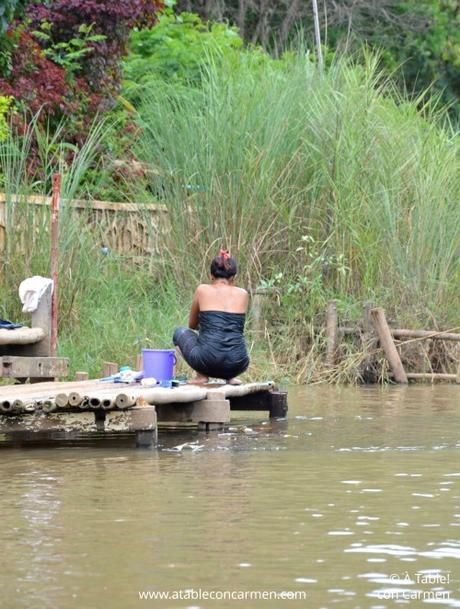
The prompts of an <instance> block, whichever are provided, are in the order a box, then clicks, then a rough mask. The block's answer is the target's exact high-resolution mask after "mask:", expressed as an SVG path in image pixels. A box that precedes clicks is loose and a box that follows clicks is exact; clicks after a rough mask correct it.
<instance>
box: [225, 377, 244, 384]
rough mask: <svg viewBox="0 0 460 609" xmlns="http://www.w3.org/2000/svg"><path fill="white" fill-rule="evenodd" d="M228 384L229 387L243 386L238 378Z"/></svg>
mask: <svg viewBox="0 0 460 609" xmlns="http://www.w3.org/2000/svg"><path fill="white" fill-rule="evenodd" d="M227 382H228V384H229V385H241V381H240V379H237V378H236V377H235V378H233V379H230V380H229V381H227Z"/></svg>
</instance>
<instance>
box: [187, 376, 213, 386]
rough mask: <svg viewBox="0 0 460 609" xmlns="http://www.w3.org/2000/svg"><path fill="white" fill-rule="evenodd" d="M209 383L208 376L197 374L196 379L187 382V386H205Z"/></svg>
mask: <svg viewBox="0 0 460 609" xmlns="http://www.w3.org/2000/svg"><path fill="white" fill-rule="evenodd" d="M208 381H209V378H208V377H207V376H204V374H197V375H196V377H195V378H194V379H190V380H189V381H187V385H204V384H205V383H207V382H208Z"/></svg>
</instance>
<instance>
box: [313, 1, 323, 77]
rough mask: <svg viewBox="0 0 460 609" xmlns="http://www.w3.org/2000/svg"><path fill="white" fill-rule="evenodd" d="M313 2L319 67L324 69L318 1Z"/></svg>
mask: <svg viewBox="0 0 460 609" xmlns="http://www.w3.org/2000/svg"><path fill="white" fill-rule="evenodd" d="M312 4H313V23H314V25H315V42H316V54H317V58H318V67H319V69H320V70H322V69H323V65H324V64H323V51H322V50H321V32H320V29H319V16H318V3H317V0H312Z"/></svg>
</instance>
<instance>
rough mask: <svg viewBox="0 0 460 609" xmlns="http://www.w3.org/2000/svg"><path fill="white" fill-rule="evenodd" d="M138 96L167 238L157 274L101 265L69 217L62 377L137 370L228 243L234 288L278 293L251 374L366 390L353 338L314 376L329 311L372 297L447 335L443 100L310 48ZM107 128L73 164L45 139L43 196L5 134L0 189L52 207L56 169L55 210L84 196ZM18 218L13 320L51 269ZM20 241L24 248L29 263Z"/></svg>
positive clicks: (401, 318)
mask: <svg viewBox="0 0 460 609" xmlns="http://www.w3.org/2000/svg"><path fill="white" fill-rule="evenodd" d="M136 96H137V99H139V100H140V101H139V105H138V108H137V120H138V122H139V125H140V126H141V127H142V129H141V131H140V132H139V136H138V138H137V140H136V142H133V146H134V148H135V151H136V154H137V156H138V157H139V159H140V160H142V161H145V162H147V163H150V164H152V165H154V167H155V172H153V173H151V174H149V177H148V179H149V181H150V183H149V185H148V188H149V192H150V193H152V192H153V193H155V197H156V198H157V199H158V200H161V202H163V203H165V204H166V205H167V206H168V210H169V214H168V217H169V222H170V231H168V232H166V231H165V232H164V234H163V235H162V242H163V258H162V260H161V261H151V260H150V261H148V260H147V261H145V262H144V263H136V264H134V263H133V262H131V261H130V260H129V259H126V258H123V257H121V256H117V255H116V254H113V255H110V256H108V257H104V256H103V255H101V252H100V251H99V250H100V242H99V241H98V239H97V238H95V236H94V234H91V233H90V232H89V231H87V230H86V229H85V226H84V222H83V224H82V223H80V224H78V223H76V222H75V221H74V220H73V219H72V218H71V216H70V215H69V216H66V218H68V221H67V220H66V221H65V227H64V230H63V233H62V235H61V252H62V256H63V258H62V269H61V272H62V276H63V279H62V284H61V295H62V298H61V305H60V307H61V327H60V340H59V352H60V353H61V354H66V355H68V356H70V357H71V359H72V370H75V369H77V370H78V369H81V370H89V371H90V372H91V373H92V375H94V374H95V373H96V374H97V373H98V372H99V371H100V369H101V363H102V361H106V360H112V361H117V362H119V363H120V364H122V363H131V364H132V365H133V364H134V357H135V355H136V354H137V353H138V352H139V351H140V349H141V348H142V347H148V346H156V347H160V348H161V347H169V346H170V345H171V335H172V331H173V329H174V326H175V325H177V324H178V323H184V322H186V319H187V308H188V306H189V302H190V297H191V293H192V290H193V289H194V287H195V285H196V283H197V282H198V281H202V280H204V279H206V278H207V275H208V263H209V260H210V258H211V257H212V256H213V255H214V254H215V252H216V251H217V250H218V249H219V247H220V246H222V245H224V246H226V247H228V248H229V249H231V250H232V252H233V253H234V254H235V255H236V257H237V258H238V259H239V262H240V267H241V273H240V277H239V281H240V284H241V285H243V286H245V287H247V288H249V289H250V290H251V291H252V292H253V291H254V290H255V288H256V287H257V286H261V285H262V286H265V287H269V288H271V290H272V292H273V294H274V297H273V299H272V301H271V304H270V307H269V311H268V323H267V324H266V326H265V329H264V331H263V332H262V334H260V333H255V332H254V333H253V332H252V331H251V329H250V328H249V331H248V342H249V344H250V346H251V351H252V356H253V366H252V368H251V370H250V373H249V375H250V376H252V377H256V376H258V375H264V376H270V377H274V378H277V379H280V378H283V377H285V376H289V377H291V378H294V379H297V380H298V381H310V382H311V381H316V380H319V381H321V380H331V381H334V382H340V381H344V380H347V381H349V380H353V379H354V380H356V379H359V378H360V375H361V369H360V364H361V363H362V361H364V360H365V357H366V354H365V353H364V352H363V350H362V346H361V344H359V343H357V342H356V341H354V340H353V339H352V338H350V337H348V338H347V339H346V340H345V341H344V342H343V344H342V345H341V347H340V350H339V352H338V354H337V355H338V357H337V362H338V363H337V365H336V366H335V368H333V369H325V368H324V366H323V361H324V359H323V355H324V348H325V338H324V333H323V332H322V331H321V330H318V328H321V327H323V326H324V311H325V309H326V303H327V301H328V300H330V299H335V300H336V301H337V310H338V315H339V318H340V319H341V321H342V322H343V321H344V320H345V321H353V320H356V319H357V318H358V317H359V316H360V315H361V305H362V303H363V302H364V301H372V302H374V303H376V304H378V305H380V306H383V307H385V309H386V311H387V312H388V313H389V314H390V315H391V316H392V317H395V318H397V319H398V322H399V323H400V326H403V327H409V328H410V327H412V328H414V327H415V328H420V327H426V326H427V325H428V326H429V327H454V326H456V325H458V321H459V319H460V305H459V303H460V293H459V292H460V287H459V286H460V256H459V254H460V207H459V206H458V201H459V198H460V171H459V170H460V167H459V165H460V154H459V152H460V145H459V138H458V133H456V132H455V130H454V128H453V127H452V126H451V125H450V124H449V122H448V118H447V115H446V114H445V112H444V111H443V110H442V109H441V108H439V106H438V105H437V103H436V100H433V101H431V102H423V101H422V100H423V99H425V97H424V96H421V97H420V98H419V99H415V100H410V99H408V98H406V97H404V96H402V95H401V94H400V93H398V92H397V91H396V90H395V88H394V87H393V86H392V84H391V82H390V81H388V80H385V79H384V78H382V76H381V74H380V73H379V71H378V57H375V56H367V58H366V61H365V62H364V64H358V63H355V62H354V61H353V59H350V58H346V57H345V58H341V59H339V60H337V61H336V62H335V63H334V65H332V66H331V67H329V68H328V69H327V70H324V71H323V72H322V73H319V72H318V71H317V69H316V68H315V66H314V64H313V63H311V61H310V60H309V58H308V56H306V55H305V53H304V52H299V53H297V54H291V55H289V56H288V57H287V58H285V59H284V60H283V61H272V60H268V59H267V60H266V61H264V60H262V59H261V57H260V55H258V56H257V57H255V58H254V59H251V55H250V54H249V53H246V54H244V55H243V54H242V56H241V59H240V60H239V61H236V60H234V59H233V60H232V63H228V64H226V63H225V61H222V62H220V63H219V67H216V66H214V65H213V63H212V61H210V62H209V63H208V65H207V66H206V67H205V68H204V71H203V78H202V79H201V81H200V84H199V85H197V86H193V87H192V86H190V87H186V86H182V85H181V86H179V85H175V86H173V85H170V84H169V83H165V82H161V81H158V82H155V83H153V84H152V85H151V86H149V87H147V88H144V89H142V90H141V91H138V92H137V93H136ZM109 129H110V127H109V126H107V125H106V124H98V125H95V126H94V131H93V132H92V133H91V134H90V136H89V138H88V142H87V144H85V147H84V149H82V150H81V151H80V152H79V153H78V154H77V155H76V157H75V158H74V160H73V162H72V164H71V165H70V166H68V167H67V166H65V164H64V161H63V160H62V159H63V156H62V155H61V157H59V154H57V153H56V149H59V146H58V145H57V143H58V142H59V134H57V135H56V134H48V135H46V136H43V137H42V139H41V144H40V145H42V146H43V159H44V160H43V167H42V168H41V170H42V173H43V176H42V177H41V178H40V180H39V182H38V186H37V183H35V182H31V181H30V179H28V178H27V177H26V172H25V169H24V167H25V164H26V163H25V159H26V157H27V148H28V145H30V144H28V143H27V137H26V138H21V139H18V138H14V137H12V138H10V140H9V141H8V142H6V143H4V144H3V145H1V147H0V148H1V150H0V160H1V162H2V173H3V180H4V184H5V190H6V192H10V193H13V192H15V193H18V192H19V193H23V194H24V195H26V194H28V193H29V192H31V190H35V191H38V192H40V193H41V194H46V192H47V190H48V189H49V184H50V176H51V173H52V171H54V170H55V169H56V167H62V168H63V171H64V174H65V179H64V195H63V198H64V199H65V197H66V196H67V197H69V198H70V196H84V195H85V193H84V190H85V186H84V185H83V183H82V180H83V177H84V175H85V172H86V170H87V167H88V166H90V165H91V163H92V162H93V161H94V159H95V158H96V157H97V154H98V149H99V148H98V145H99V144H100V141H101V140H102V139H103V138H104V137H107V133H108V132H109ZM31 134H32V127H31ZM30 137H32V135H31V136H30ZM130 187H131V188H132V192H133V198H134V197H136V200H145V199H146V192H145V191H143V192H136V189H144V188H145V180H142V181H139V182H138V183H137V182H136V183H134V182H133V183H132V184H131V185H130ZM138 195H139V197H140V198H138ZM150 197H151V195H150ZM65 213H66V212H65V211H64V214H65ZM14 214H15V215H11V216H10V217H11V218H14V222H13V221H12V224H11V226H10V227H9V229H8V230H9V231H10V240H9V244H8V249H7V257H6V260H8V261H9V262H11V261H14V265H11V264H9V265H8V267H7V266H6V265H5V266H4V267H3V270H2V272H1V275H0V287H1V289H2V295H3V294H5V299H4V301H3V303H2V304H3V310H2V314H3V315H4V316H5V317H10V318H11V317H20V315H19V308H18V304H17V302H16V287H17V284H18V283H19V281H20V280H21V279H22V278H23V277H24V276H26V275H30V274H35V273H38V274H47V272H48V271H47V269H48V264H49V242H48V237H47V236H46V235H45V234H44V233H43V232H40V231H39V232H38V233H37V232H36V231H35V232H34V230H33V229H32V226H31V222H30V218H28V216H27V210H26V206H23V208H21V206H20V205H18V206H17V207H16V209H15V210H14ZM21 239H22V240H23V241H24V239H25V240H26V241H27V242H28V243H29V244H30V247H29V248H28V250H27V252H26V254H25V255H23V256H22V257H21V256H19V252H20V249H19V248H20V245H19V244H20V241H21ZM445 363H446V366H447V365H448V364H449V357H447V356H446V358H445Z"/></svg>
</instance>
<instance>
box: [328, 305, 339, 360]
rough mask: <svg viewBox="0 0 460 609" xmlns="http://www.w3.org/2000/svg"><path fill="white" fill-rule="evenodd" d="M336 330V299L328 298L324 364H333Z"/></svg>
mask: <svg viewBox="0 0 460 609" xmlns="http://www.w3.org/2000/svg"><path fill="white" fill-rule="evenodd" d="M337 332H338V327H337V301H336V300H330V301H329V302H328V303H327V309H326V366H333V365H334V363H335V351H336V349H337Z"/></svg>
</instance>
